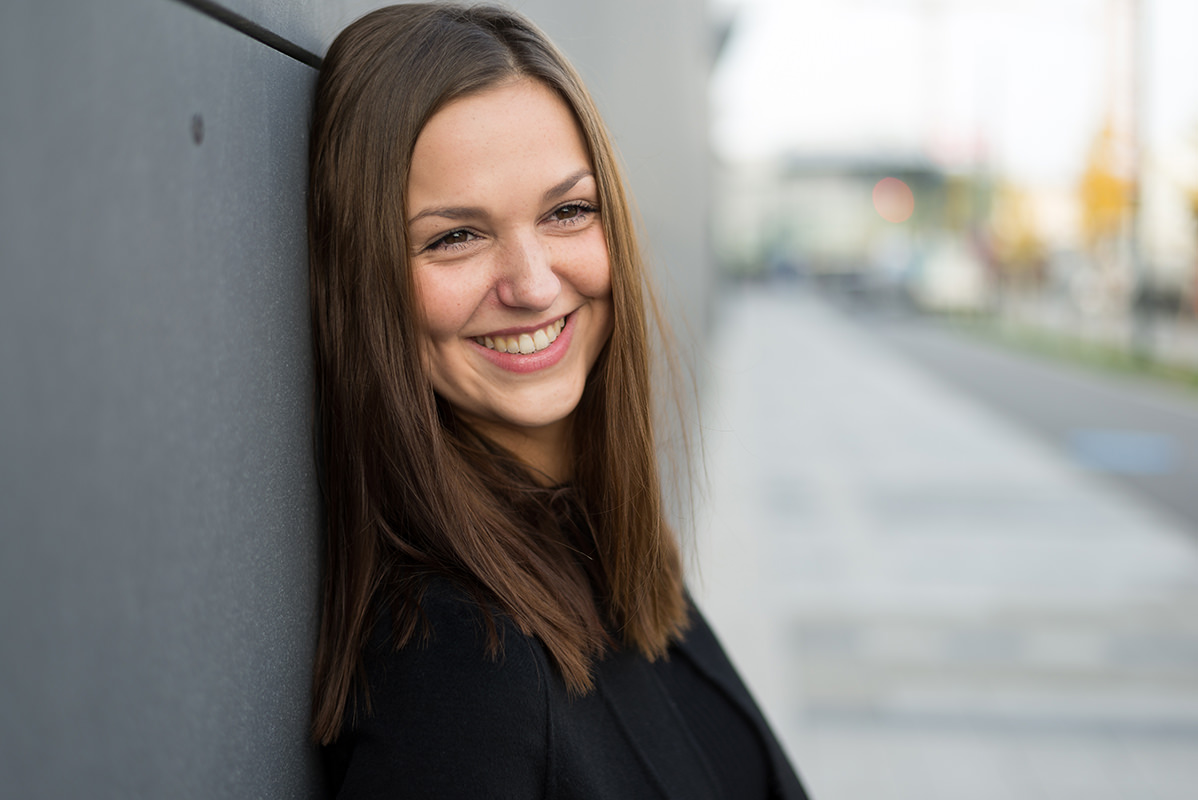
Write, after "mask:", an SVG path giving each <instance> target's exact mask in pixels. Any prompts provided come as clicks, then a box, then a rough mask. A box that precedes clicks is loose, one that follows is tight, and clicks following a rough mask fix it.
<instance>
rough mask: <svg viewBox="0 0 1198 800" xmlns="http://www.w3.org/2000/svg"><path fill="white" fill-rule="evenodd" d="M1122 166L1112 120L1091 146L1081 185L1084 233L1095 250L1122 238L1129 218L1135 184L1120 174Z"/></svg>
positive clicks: (1091, 247)
mask: <svg viewBox="0 0 1198 800" xmlns="http://www.w3.org/2000/svg"><path fill="white" fill-rule="evenodd" d="M1118 166H1119V164H1118V150H1117V141H1116V139H1115V134H1114V131H1113V129H1112V126H1111V124H1110V123H1109V122H1108V123H1107V124H1106V125H1104V126H1103V128H1102V130H1101V131H1100V132H1099V134H1098V136H1097V137H1096V138H1095V140H1094V143H1093V145H1091V147H1090V155H1089V158H1088V159H1087V161H1086V170H1085V172H1084V173H1082V180H1081V187H1080V190H1081V210H1082V220H1081V222H1082V235H1083V236H1084V237H1085V242H1086V245H1087V246H1088V247H1089V248H1090V250H1091V251H1094V250H1095V249H1098V248H1100V247H1102V246H1104V245H1107V244H1109V243H1110V241H1111V240H1112V239H1114V238H1116V237H1118V236H1119V235H1120V234H1121V233H1122V231H1123V225H1124V222H1126V221H1127V218H1128V213H1129V211H1130V207H1131V197H1132V188H1133V187H1132V185H1131V182H1130V181H1128V180H1126V179H1125V178H1122V177H1120V175H1119V169H1118Z"/></svg>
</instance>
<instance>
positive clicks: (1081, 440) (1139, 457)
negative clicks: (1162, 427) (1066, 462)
mask: <svg viewBox="0 0 1198 800" xmlns="http://www.w3.org/2000/svg"><path fill="white" fill-rule="evenodd" d="M1069 451H1070V453H1071V454H1072V455H1073V458H1074V459H1075V460H1076V461H1078V462H1079V463H1080V464H1081V465H1082V466H1083V467H1085V468H1086V469H1091V470H1095V471H1097V472H1113V473H1118V474H1121V475H1162V474H1165V473H1168V472H1172V471H1173V467H1174V465H1175V464H1176V462H1177V448H1176V447H1175V445H1174V442H1173V440H1172V439H1171V438H1170V437H1168V436H1165V435H1162V434H1159V433H1151V432H1147V431H1122V430H1100V429H1089V430H1086V429H1082V430H1075V431H1073V432H1071V433H1070V435H1069Z"/></svg>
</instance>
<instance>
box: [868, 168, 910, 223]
mask: <svg viewBox="0 0 1198 800" xmlns="http://www.w3.org/2000/svg"><path fill="white" fill-rule="evenodd" d="M874 208H875V209H876V210H877V212H878V213H879V214H881V215H882V219H884V220H886V221H887V222H906V221H907V220H908V219H910V217H911V214H912V213H913V212H914V211H915V194H914V193H913V192H912V191H911V187H910V186H908V185H907V184H906V183H904V182H903V181H901V180H899V179H898V178H883V179H882V180H880V181H878V182H877V183H876V184H874Z"/></svg>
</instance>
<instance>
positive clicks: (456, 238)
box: [427, 228, 478, 250]
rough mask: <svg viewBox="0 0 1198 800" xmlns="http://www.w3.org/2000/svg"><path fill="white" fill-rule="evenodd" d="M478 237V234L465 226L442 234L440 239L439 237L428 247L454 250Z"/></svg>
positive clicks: (430, 248)
mask: <svg viewBox="0 0 1198 800" xmlns="http://www.w3.org/2000/svg"><path fill="white" fill-rule="evenodd" d="M477 238H478V235H477V234H474V233H471V232H470V231H468V230H465V229H464V228H459V229H458V230H456V231H450V232H449V233H447V234H445V235H444V236H442V237H441V238H440V239H437V240H436V241H435V242H433V243H432V244H430V245H429V246H428V248H427V249H429V250H454V249H456V248H459V247H463V246H465V245H466V244H467V243H468V242H471V241H473V240H475V239H477Z"/></svg>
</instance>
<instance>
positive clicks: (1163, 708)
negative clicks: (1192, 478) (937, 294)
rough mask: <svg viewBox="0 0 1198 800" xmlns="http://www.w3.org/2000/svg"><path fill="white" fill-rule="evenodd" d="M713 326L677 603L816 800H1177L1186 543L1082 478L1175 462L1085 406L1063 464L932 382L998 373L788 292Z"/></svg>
mask: <svg viewBox="0 0 1198 800" xmlns="http://www.w3.org/2000/svg"><path fill="white" fill-rule="evenodd" d="M720 320H721V321H720V325H719V326H718V329H717V331H716V333H715V336H714V337H713V339H712V344H711V347H710V351H709V353H708V357H709V363H708V364H707V365H706V366H707V369H708V382H707V388H708V392H707V394H706V396H705V398H704V406H705V407H704V419H705V437H704V438H705V448H706V462H707V465H708V467H707V468H708V479H709V481H710V490H709V496H708V498H707V501H706V504H705V506H704V507H702V508H701V513H700V517H699V520H700V524H699V526H698V528H699V531H698V546H697V549H698V555H699V560H700V563H701V565H702V569H701V572H700V574H699V575H698V576H696V577H695V578H694V579H693V581H692V582H693V584H694V588H695V591H696V594H697V595H698V596H699V598H700V602H701V603H702V604H703V605H704V607H705V608H706V610H707V612H708V614H709V616H710V617H711V619H712V622H713V625H714V626H715V627H716V629H717V631H718V632H719V633H720V634H721V636H722V638H723V639H724V640H725V642H726V644H727V645H728V647H729V650H730V652H731V653H732V657H733V659H734V660H735V661H736V662H737V663H738V664H739V665H740V667H741V669H742V671H743V672H744V674H745V675H746V679H747V680H748V681H749V682H750V684H751V685H752V687H753V688H754V690H755V691H756V692H757V694H758V696H759V698H760V699H761V701H762V703H763V705H764V706H765V707H766V710H767V714H768V715H769V716H770V717H771V718H772V719H773V721H774V723H775V725H776V726H777V728H778V730H779V733H780V735H781V736H782V737H783V739H784V740H785V741H786V742H787V744H788V746H789V748H790V749H791V752H792V753H793V755H794V758H795V761H796V763H797V765H798V767H799V769H800V771H801V772H802V773H803V775H804V777H805V779H806V781H807V783H808V784H809V787H810V789H811V790H812V794H813V796H814V797H815V798H816V800H857V799H858V798H861V799H862V800H864V798H869V799H870V800H884V799H885V798H920V800H928V799H929V798H945V800H948V799H949V798H951V799H952V800H960V799H961V798H969V800H975V799H980V800H984V799H985V798H991V797H993V798H1000V797H1001V798H1010V797H1019V798H1023V799H1025V800H1034V799H1035V798H1044V799H1045V800H1048V799H1049V798H1051V799H1052V800H1057V799H1058V798H1072V797H1077V798H1083V797H1084V798H1086V800H1106V799H1107V798H1166V799H1168V800H1172V799H1173V798H1177V799H1178V800H1181V798H1187V799H1188V798H1192V797H1193V796H1194V786H1196V785H1198V758H1196V757H1195V753H1198V540H1196V539H1195V536H1194V535H1193V530H1192V529H1187V528H1188V526H1186V525H1185V523H1183V522H1180V521H1179V519H1180V517H1179V516H1178V515H1177V514H1176V513H1174V512H1173V511H1163V510H1161V509H1160V508H1159V507H1158V506H1156V505H1153V504H1150V503H1149V502H1147V501H1146V500H1144V499H1143V495H1140V494H1137V493H1134V492H1133V491H1132V490H1130V489H1125V488H1123V486H1122V485H1121V484H1118V483H1115V482H1112V481H1111V480H1110V479H1109V476H1108V475H1104V474H1096V473H1095V471H1094V468H1095V465H1096V464H1101V465H1106V466H1105V467H1104V469H1105V468H1107V467H1110V466H1111V465H1117V466H1120V467H1121V469H1122V470H1123V473H1121V474H1130V472H1128V470H1129V469H1130V467H1129V464H1131V462H1133V461H1136V459H1139V461H1138V462H1136V464H1137V465H1138V467H1139V468H1140V469H1141V470H1145V469H1149V468H1152V469H1156V470H1158V472H1157V473H1155V474H1164V473H1162V472H1160V471H1159V470H1160V469H1161V468H1162V467H1161V459H1162V458H1165V459H1166V460H1167V459H1174V462H1170V463H1176V459H1177V458H1178V456H1177V455H1176V454H1174V455H1165V456H1162V455H1161V453H1160V452H1159V441H1158V440H1156V439H1152V438H1148V439H1136V438H1135V437H1134V435H1132V434H1135V433H1137V432H1139V433H1149V432H1151V431H1150V430H1148V429H1146V428H1145V426H1144V425H1143V424H1142V421H1141V420H1136V421H1133V423H1132V424H1131V425H1130V427H1127V426H1125V427H1123V428H1118V427H1116V426H1115V424H1114V423H1112V422H1111V419H1114V418H1107V417H1104V416H1095V417H1093V418H1091V417H1088V416H1084V415H1083V411H1084V412H1085V413H1089V412H1090V411H1093V410H1094V409H1092V408H1090V407H1089V406H1088V405H1087V406H1085V407H1084V408H1083V409H1079V410H1078V414H1079V416H1078V417H1077V418H1076V422H1070V419H1073V418H1071V417H1069V416H1068V415H1066V414H1065V413H1064V412H1063V411H1060V410H1059V409H1058V411H1057V412H1054V415H1052V416H1053V418H1054V419H1056V418H1058V417H1059V418H1060V419H1062V420H1064V423H1062V424H1066V427H1064V428H1059V429H1058V428H1053V429H1052V430H1054V431H1055V430H1066V429H1069V430H1072V429H1073V428H1076V429H1077V430H1078V431H1080V434H1078V435H1077V436H1072V438H1069V442H1070V444H1068V446H1066V447H1062V446H1060V443H1059V442H1058V441H1055V439H1054V438H1053V436H1054V435H1055V434H1053V435H1048V434H1046V435H1045V436H1041V435H1038V434H1036V433H1033V431H1035V430H1036V428H1035V426H1034V425H1033V424H1032V423H1031V422H1028V423H1023V422H1018V423H1017V422H1014V421H1013V418H1012V417H1010V416H1008V414H1007V412H1000V411H998V410H996V408H997V407H996V406H989V405H983V404H982V403H980V402H979V401H978V400H976V399H975V398H974V397H973V396H972V395H970V394H966V393H964V392H963V391H961V390H960V389H959V388H957V386H956V384H955V383H953V382H952V381H950V380H949V379H948V378H946V377H945V375H947V374H949V373H951V374H953V375H957V374H964V375H969V374H971V372H975V373H977V374H982V375H984V376H986V378H987V380H992V381H996V382H997V383H998V384H999V385H1001V386H1007V385H1008V384H1009V385H1012V386H1014V385H1016V384H1019V383H1020V382H1021V381H1022V379H1018V380H1017V379H1016V378H1015V377H1011V376H1013V375H1014V374H1015V373H1010V375H1007V373H1001V372H1000V370H1001V369H1003V367H997V366H994V365H993V364H992V363H990V362H988V361H985V360H984V359H985V356H983V355H981V354H980V353H975V352H972V351H970V352H969V353H966V351H953V352H954V353H955V355H953V356H945V355H944V351H943V350H941V351H936V352H939V353H940V355H939V356H937V358H940V359H941V363H940V364H939V366H938V367H937V372H936V374H932V373H930V372H928V371H927V370H926V369H925V367H923V366H921V365H920V363H921V362H920V360H918V359H916V360H909V359H908V357H907V355H903V353H906V354H909V355H911V356H918V357H919V358H921V359H924V361H925V362H926V363H931V359H932V358H933V357H932V356H928V353H929V352H933V351H934V350H935V348H934V347H933V345H930V344H928V342H929V341H930V340H924V339H920V338H919V337H921V336H922V335H923V334H912V337H913V338H912V339H911V340H910V341H906V342H898V340H897V338H896V337H897V336H899V335H900V334H896V333H895V332H894V331H888V332H886V337H885V340H883V339H882V338H880V337H879V336H878V335H877V334H878V333H880V332H882V330H881V329H880V328H878V327H876V326H875V327H872V329H866V328H862V327H861V326H860V324H859V323H856V322H853V321H852V320H850V319H847V318H845V317H843V316H842V315H841V314H840V313H839V312H838V311H836V310H835V309H832V308H830V307H828V306H826V305H824V304H822V303H821V302H820V301H817V300H815V299H813V298H811V297H808V296H804V295H802V294H798V293H796V290H792V289H790V288H786V287H768V288H751V289H745V290H738V291H736V292H732V293H730V294H729V296H728V297H727V300H726V303H725V305H724V307H723V308H722V311H721V314H720ZM912 342H915V344H912ZM921 347H923V349H920V348H921ZM944 347H946V348H950V347H951V345H946V346H944ZM920 354H922V355H920ZM961 365H964V366H965V367H966V369H963V370H962V369H958V367H960V366H961ZM1006 366H1010V365H1006ZM1024 366H1026V365H1024ZM1011 369H1015V370H1017V369H1019V367H1018V366H1015V367H1011ZM942 370H947V372H944V371H942ZM1004 375H1007V377H1003V376H1004ZM975 377H976V376H975ZM1058 391H1059V390H1057V389H1054V390H1053V391H1052V392H1050V394H1051V398H1049V399H1048V406H1050V407H1052V406H1055V405H1060V406H1061V407H1062V408H1064V409H1065V410H1068V409H1070V408H1076V406H1075V405H1074V401H1073V400H1071V399H1070V398H1068V397H1064V396H1060V395H1059V394H1058ZM1012 394H1013V395H1014V396H1015V399H1016V400H1019V399H1020V398H1021V397H1022V395H1020V393H1019V392H1014V393H1012ZM1012 402H1014V401H1012ZM1016 405H1017V404H1016ZM1008 406H1011V404H1008ZM1011 407H1013V406H1011ZM1021 407H1022V406H1021ZM1115 422H1118V420H1115ZM1069 426H1072V427H1069ZM1045 430H1048V428H1045ZM1153 430H1155V429H1153ZM1112 432H1113V433H1114V435H1113V436H1109V435H1106V434H1111V433H1112ZM1121 432H1122V434H1127V436H1123V438H1120V437H1121ZM1154 448H1155V449H1154ZM1166 449H1167V448H1166ZM1079 459H1080V460H1079ZM1121 459H1122V460H1121ZM1154 459H1155V460H1154ZM1149 471H1151V470H1149Z"/></svg>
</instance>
